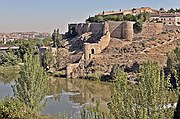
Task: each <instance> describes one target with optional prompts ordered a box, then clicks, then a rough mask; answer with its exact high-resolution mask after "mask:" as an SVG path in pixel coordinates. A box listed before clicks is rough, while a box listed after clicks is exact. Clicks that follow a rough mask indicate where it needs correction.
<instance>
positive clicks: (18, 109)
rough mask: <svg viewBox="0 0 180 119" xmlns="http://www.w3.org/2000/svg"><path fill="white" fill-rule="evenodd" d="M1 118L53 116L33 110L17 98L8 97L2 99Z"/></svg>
mask: <svg viewBox="0 0 180 119" xmlns="http://www.w3.org/2000/svg"><path fill="white" fill-rule="evenodd" d="M0 118H5V119H50V118H51V117H49V116H45V115H40V114H39V113H38V112H37V111H34V110H31V109H30V108H29V107H28V106H26V104H24V103H23V102H21V101H20V100H18V99H16V98H14V99H13V98H9V97H6V98H5V99H4V100H0Z"/></svg>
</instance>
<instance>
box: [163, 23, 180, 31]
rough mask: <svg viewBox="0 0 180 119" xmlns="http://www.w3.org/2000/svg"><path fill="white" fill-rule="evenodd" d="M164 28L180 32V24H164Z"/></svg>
mask: <svg viewBox="0 0 180 119" xmlns="http://www.w3.org/2000/svg"><path fill="white" fill-rule="evenodd" d="M164 30H173V31H176V32H180V26H172V25H164Z"/></svg>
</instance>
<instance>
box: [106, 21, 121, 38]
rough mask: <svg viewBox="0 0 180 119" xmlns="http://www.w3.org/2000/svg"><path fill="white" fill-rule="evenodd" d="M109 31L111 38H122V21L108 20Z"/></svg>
mask: <svg viewBox="0 0 180 119" xmlns="http://www.w3.org/2000/svg"><path fill="white" fill-rule="evenodd" d="M108 24H109V32H110V34H111V37H112V38H119V39H120V38H122V29H123V26H122V22H114V21H109V22H108Z"/></svg>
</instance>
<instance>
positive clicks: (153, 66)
mask: <svg viewBox="0 0 180 119" xmlns="http://www.w3.org/2000/svg"><path fill="white" fill-rule="evenodd" d="M116 78H117V79H116V83H115V84H114V89H113V93H112V100H111V102H110V111H111V114H113V116H114V118H115V119H119V118H122V119H126V118H129V119H157V118H158V119H164V118H169V117H171V116H172V112H173V110H171V109H168V108H167V106H166V105H168V104H169V103H171V101H170V98H169V97H170V93H169V91H168V90H167V89H166V80H165V79H164V74H163V73H162V72H161V70H160V69H159V68H158V66H157V63H154V62H147V63H144V64H143V66H142V68H141V70H140V76H139V80H140V81H139V85H138V86H137V90H136V93H130V92H131V90H132V87H131V86H130V85H128V78H127V75H126V74H125V73H124V72H123V71H121V70H120V71H119V72H118V75H117V77H116Z"/></svg>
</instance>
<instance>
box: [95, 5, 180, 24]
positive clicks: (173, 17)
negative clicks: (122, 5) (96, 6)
mask: <svg viewBox="0 0 180 119" xmlns="http://www.w3.org/2000/svg"><path fill="white" fill-rule="evenodd" d="M142 12H148V13H150V21H151V22H160V23H163V24H164V25H175V26H180V14H179V13H167V12H166V11H165V10H164V9H163V8H160V9H159V10H155V9H152V8H150V7H141V8H133V9H131V10H119V11H107V12H104V11H103V12H102V13H98V14H97V15H96V16H109V15H112V16H113V15H127V14H131V15H137V14H140V13H142Z"/></svg>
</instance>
